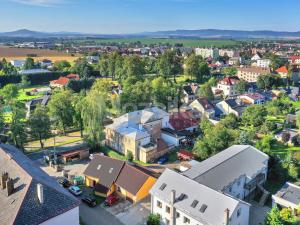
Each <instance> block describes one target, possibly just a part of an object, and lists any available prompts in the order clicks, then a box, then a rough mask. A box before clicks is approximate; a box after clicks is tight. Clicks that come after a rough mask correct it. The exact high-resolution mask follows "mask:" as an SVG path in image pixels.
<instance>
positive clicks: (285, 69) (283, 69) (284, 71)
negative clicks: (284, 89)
mask: <svg viewBox="0 0 300 225" xmlns="http://www.w3.org/2000/svg"><path fill="white" fill-rule="evenodd" d="M276 72H277V73H288V72H289V71H288V69H287V68H286V66H282V67H280V68H278V69H277V70H276Z"/></svg>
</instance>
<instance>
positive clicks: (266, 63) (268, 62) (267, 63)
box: [256, 59, 271, 68]
mask: <svg viewBox="0 0 300 225" xmlns="http://www.w3.org/2000/svg"><path fill="white" fill-rule="evenodd" d="M270 65H271V60H270V59H258V60H257V61H256V66H258V67H263V68H269V67H270Z"/></svg>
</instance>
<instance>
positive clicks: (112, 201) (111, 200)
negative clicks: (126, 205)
mask: <svg viewBox="0 0 300 225" xmlns="http://www.w3.org/2000/svg"><path fill="white" fill-rule="evenodd" d="M118 200H119V198H118V197H117V196H115V195H113V194H112V195H110V196H108V197H107V198H106V199H105V201H104V205H105V206H112V205H114V204H115V203H116V202H117V201H118Z"/></svg>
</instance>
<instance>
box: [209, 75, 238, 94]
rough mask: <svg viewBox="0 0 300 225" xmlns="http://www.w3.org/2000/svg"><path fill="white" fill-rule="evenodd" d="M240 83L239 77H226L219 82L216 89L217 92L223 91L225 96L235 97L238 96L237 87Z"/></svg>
mask: <svg viewBox="0 0 300 225" xmlns="http://www.w3.org/2000/svg"><path fill="white" fill-rule="evenodd" d="M239 82H240V80H239V79H238V78H237V77H225V78H224V79H222V80H220V81H219V82H218V84H217V87H216V88H214V89H215V91H217V90H219V91H222V92H223V95H224V96H235V95H237V94H238V93H237V90H236V86H237V84H238V83H239Z"/></svg>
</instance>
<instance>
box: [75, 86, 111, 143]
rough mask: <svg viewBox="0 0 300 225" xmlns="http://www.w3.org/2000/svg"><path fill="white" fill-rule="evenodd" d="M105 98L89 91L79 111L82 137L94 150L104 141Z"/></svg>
mask: <svg viewBox="0 0 300 225" xmlns="http://www.w3.org/2000/svg"><path fill="white" fill-rule="evenodd" d="M106 114H107V111H106V104H105V97H104V96H103V94H101V93H99V92H98V91H90V92H89V93H88V94H87V96H86V97H85V99H84V106H83V108H82V111H81V115H82V121H83V127H84V137H85V139H86V141H87V142H88V143H89V144H90V145H91V146H92V147H93V148H94V149H96V148H97V147H100V145H101V142H102V140H103V139H104V133H103V130H104V120H105V118H106Z"/></svg>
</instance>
